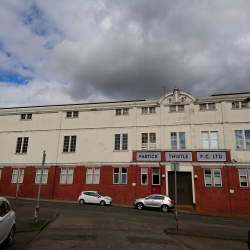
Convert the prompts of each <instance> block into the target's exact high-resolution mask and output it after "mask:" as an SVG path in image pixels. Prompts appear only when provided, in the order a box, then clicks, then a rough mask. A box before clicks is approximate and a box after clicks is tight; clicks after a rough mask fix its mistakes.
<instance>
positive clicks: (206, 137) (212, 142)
mask: <svg viewBox="0 0 250 250" xmlns="http://www.w3.org/2000/svg"><path fill="white" fill-rule="evenodd" d="M201 134H202V145H203V149H218V148H219V144H218V132H201Z"/></svg>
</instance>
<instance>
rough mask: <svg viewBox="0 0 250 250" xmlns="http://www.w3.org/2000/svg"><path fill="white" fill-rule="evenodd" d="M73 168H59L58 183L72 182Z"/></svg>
mask: <svg viewBox="0 0 250 250" xmlns="http://www.w3.org/2000/svg"><path fill="white" fill-rule="evenodd" d="M73 174H74V168H61V175H60V184H72V183H73Z"/></svg>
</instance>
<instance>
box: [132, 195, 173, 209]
mask: <svg viewBox="0 0 250 250" xmlns="http://www.w3.org/2000/svg"><path fill="white" fill-rule="evenodd" d="M134 206H135V207H136V208H137V209H139V210H141V209H143V208H144V207H150V208H161V210H162V211H163V212H168V211H169V209H172V208H174V201H173V200H172V199H171V198H169V197H168V196H166V195H163V194H152V195H149V196H147V197H145V198H140V199H136V200H134Z"/></svg>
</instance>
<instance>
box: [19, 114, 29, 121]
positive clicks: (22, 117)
mask: <svg viewBox="0 0 250 250" xmlns="http://www.w3.org/2000/svg"><path fill="white" fill-rule="evenodd" d="M21 120H32V114H21Z"/></svg>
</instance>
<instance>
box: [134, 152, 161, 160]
mask: <svg viewBox="0 0 250 250" xmlns="http://www.w3.org/2000/svg"><path fill="white" fill-rule="evenodd" d="M136 159H137V161H161V152H137V156H136Z"/></svg>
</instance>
